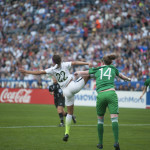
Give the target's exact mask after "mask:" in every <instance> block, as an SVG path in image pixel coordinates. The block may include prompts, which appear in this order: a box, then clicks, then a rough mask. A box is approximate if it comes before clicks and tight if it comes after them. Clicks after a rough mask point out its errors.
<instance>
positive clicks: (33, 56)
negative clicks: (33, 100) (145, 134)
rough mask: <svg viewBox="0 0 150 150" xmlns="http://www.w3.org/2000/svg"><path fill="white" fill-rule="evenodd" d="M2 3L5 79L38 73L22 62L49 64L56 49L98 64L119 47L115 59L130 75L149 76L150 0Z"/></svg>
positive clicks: (0, 62) (0, 66) (0, 48)
mask: <svg viewBox="0 0 150 150" xmlns="http://www.w3.org/2000/svg"><path fill="white" fill-rule="evenodd" d="M0 9H1V11H0V15H1V18H0V58H1V59H0V79H2V80H5V79H6V80H32V79H36V77H35V76H33V75H28V76H24V75H22V74H20V73H19V72H18V67H23V68H24V69H27V70H43V69H46V68H48V67H50V66H51V65H52V60H51V57H52V56H53V54H55V53H58V54H60V55H61V56H62V58H63V61H74V60H81V61H87V62H92V63H93V64H94V65H95V66H100V65H101V61H100V60H101V58H102V57H103V56H104V55H106V54H110V53H116V54H117V55H118V58H117V59H116V61H114V65H115V66H116V67H117V68H118V70H119V71H120V72H122V73H123V74H124V75H127V76H129V77H131V79H132V81H135V82H136V81H145V80H146V79H147V78H150V42H149V41H150V12H149V10H150V1H149V0H111V1H109V0H19V1H18V0H5V1H3V0H0ZM85 69H88V68H87V67H86V66H85V67H77V68H76V69H75V68H73V69H72V72H74V71H76V70H85ZM48 78H49V77H46V76H42V79H48ZM117 81H119V79H117Z"/></svg>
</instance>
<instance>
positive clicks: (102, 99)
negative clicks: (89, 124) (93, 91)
mask: <svg viewBox="0 0 150 150" xmlns="http://www.w3.org/2000/svg"><path fill="white" fill-rule="evenodd" d="M107 107H108V110H109V112H110V114H118V113H119V108H118V97H117V94H116V92H115V91H106V92H100V93H98V96H97V102H96V111H97V115H98V116H104V114H105V112H106V108H107Z"/></svg>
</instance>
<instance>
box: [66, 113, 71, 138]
mask: <svg viewBox="0 0 150 150" xmlns="http://www.w3.org/2000/svg"><path fill="white" fill-rule="evenodd" d="M71 121H72V115H69V114H67V116H66V125H65V134H68V135H69V132H70V126H71Z"/></svg>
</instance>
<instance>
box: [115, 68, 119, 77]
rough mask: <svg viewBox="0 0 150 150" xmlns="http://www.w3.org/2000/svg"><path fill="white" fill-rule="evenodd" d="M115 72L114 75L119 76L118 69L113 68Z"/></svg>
mask: <svg viewBox="0 0 150 150" xmlns="http://www.w3.org/2000/svg"><path fill="white" fill-rule="evenodd" d="M115 73H116V76H119V71H118V69H117V68H115Z"/></svg>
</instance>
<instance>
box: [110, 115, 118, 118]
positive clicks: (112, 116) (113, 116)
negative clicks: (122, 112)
mask: <svg viewBox="0 0 150 150" xmlns="http://www.w3.org/2000/svg"><path fill="white" fill-rule="evenodd" d="M110 117H111V118H115V117H118V114H111V115H110Z"/></svg>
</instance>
